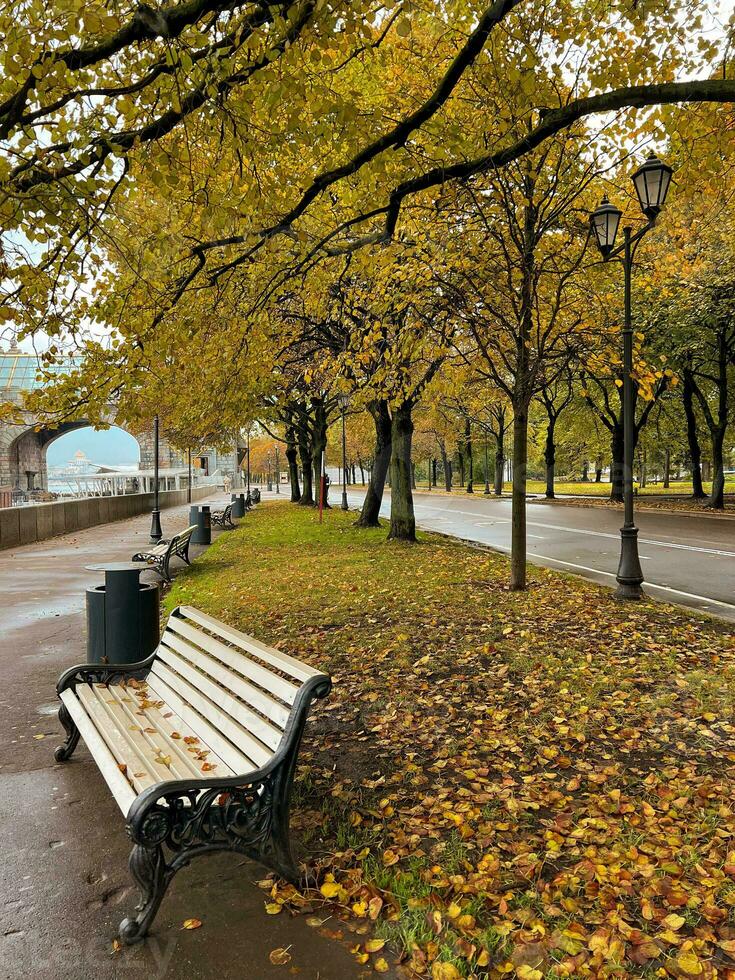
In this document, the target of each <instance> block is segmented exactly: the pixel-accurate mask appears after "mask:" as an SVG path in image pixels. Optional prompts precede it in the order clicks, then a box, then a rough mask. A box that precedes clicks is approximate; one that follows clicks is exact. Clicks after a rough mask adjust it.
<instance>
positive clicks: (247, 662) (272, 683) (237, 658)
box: [164, 616, 301, 705]
mask: <svg viewBox="0 0 735 980" xmlns="http://www.w3.org/2000/svg"><path fill="white" fill-rule="evenodd" d="M169 631H173V632H175V633H178V634H179V635H180V636H183V637H184V638H185V639H186V640H188V641H189V642H190V643H191V644H192V646H197V647H199V648H200V649H201V651H202V656H209V657H214V658H216V659H217V660H221V661H222V662H223V663H225V664H227V665H228V666H229V667H232V668H233V669H234V670H236V671H237V672H238V673H239V674H243V675H244V676H245V677H247V678H249V680H251V681H253V682H254V683H255V684H257V685H258V687H261V688H262V689H263V690H264V691H268V692H270V694H271V695H275V696H276V697H278V698H279V699H280V700H282V701H285V702H286V704H289V705H291V704H293V702H294V698H295V697H296V695H297V693H298V690H299V687H300V686H301V685H300V684H293V683H292V682H291V681H289V680H286V679H285V678H284V677H280V676H279V675H278V674H276V673H274V672H273V671H272V670H270V669H269V668H268V667H265V666H263V665H262V664H259V663H257V662H256V661H255V660H253V659H251V657H250V656H247V654H246V653H244V652H243V650H242V648H240V647H235V648H233V647H231V646H227V644H225V643H223V642H222V641H221V640H219V639H217V638H215V637H214V636H211V635H210V634H209V633H206V632H205V631H204V630H202V629H197V628H196V626H194V625H192V624H191V623H187V622H186V621H185V620H183V619H180V618H179V617H178V616H172V617H171V618H170V619H169V621H168V623H167V625H166V633H168V632H169ZM166 633H164V636H165V635H166Z"/></svg>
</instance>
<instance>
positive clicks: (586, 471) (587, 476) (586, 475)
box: [582, 462, 590, 483]
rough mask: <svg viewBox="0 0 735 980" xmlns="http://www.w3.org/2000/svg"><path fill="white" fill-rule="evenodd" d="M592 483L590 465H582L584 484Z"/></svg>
mask: <svg viewBox="0 0 735 980" xmlns="http://www.w3.org/2000/svg"><path fill="white" fill-rule="evenodd" d="M589 482H590V464H589V463H586V462H585V463H582V483H589Z"/></svg>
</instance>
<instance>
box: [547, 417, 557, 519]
mask: <svg viewBox="0 0 735 980" xmlns="http://www.w3.org/2000/svg"><path fill="white" fill-rule="evenodd" d="M555 427H556V419H552V418H550V419H549V421H548V423H547V425H546V446H545V449H544V462H545V463H546V497H547V499H549V500H553V499H554V470H555V468H556V443H555V442H554V429H555Z"/></svg>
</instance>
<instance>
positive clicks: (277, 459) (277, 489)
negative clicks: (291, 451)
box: [276, 446, 281, 493]
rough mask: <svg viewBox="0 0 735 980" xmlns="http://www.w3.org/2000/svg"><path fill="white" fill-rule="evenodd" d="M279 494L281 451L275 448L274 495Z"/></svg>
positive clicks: (278, 447) (277, 447)
mask: <svg viewBox="0 0 735 980" xmlns="http://www.w3.org/2000/svg"><path fill="white" fill-rule="evenodd" d="M280 492H281V450H280V446H276V493H280Z"/></svg>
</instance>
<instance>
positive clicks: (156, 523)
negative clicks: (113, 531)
mask: <svg viewBox="0 0 735 980" xmlns="http://www.w3.org/2000/svg"><path fill="white" fill-rule="evenodd" d="M162 537H163V532H162V531H161V511H160V508H159V506H158V415H154V416H153V510H152V512H151V542H152V543H153V544H158V542H159V541H160V540H161V538H162Z"/></svg>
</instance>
